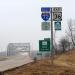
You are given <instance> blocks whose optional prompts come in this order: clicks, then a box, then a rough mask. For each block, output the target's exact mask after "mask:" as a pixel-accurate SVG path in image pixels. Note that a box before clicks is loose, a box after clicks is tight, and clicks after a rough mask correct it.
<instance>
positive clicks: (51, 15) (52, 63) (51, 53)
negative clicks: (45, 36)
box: [51, 8, 53, 64]
mask: <svg viewBox="0 0 75 75" xmlns="http://www.w3.org/2000/svg"><path fill="white" fill-rule="evenodd" d="M51 64H53V18H52V8H51Z"/></svg>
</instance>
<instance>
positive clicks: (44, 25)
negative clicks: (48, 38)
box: [41, 22, 50, 31]
mask: <svg viewBox="0 0 75 75" xmlns="http://www.w3.org/2000/svg"><path fill="white" fill-rule="evenodd" d="M41 29H42V30H45V31H47V30H50V22H42V24H41Z"/></svg>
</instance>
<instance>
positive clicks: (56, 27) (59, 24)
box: [54, 21, 61, 30]
mask: <svg viewBox="0 0 75 75" xmlns="http://www.w3.org/2000/svg"><path fill="white" fill-rule="evenodd" d="M54 27H55V30H61V22H59V21H57V22H54Z"/></svg>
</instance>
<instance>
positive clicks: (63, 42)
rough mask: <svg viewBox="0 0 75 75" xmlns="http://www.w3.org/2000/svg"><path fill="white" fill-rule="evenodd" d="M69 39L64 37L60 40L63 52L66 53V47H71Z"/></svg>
mask: <svg viewBox="0 0 75 75" xmlns="http://www.w3.org/2000/svg"><path fill="white" fill-rule="evenodd" d="M69 44H70V43H69V41H68V40H67V39H65V38H62V39H61V40H60V44H59V45H60V49H62V52H63V53H64V52H65V51H66V49H68V48H69Z"/></svg>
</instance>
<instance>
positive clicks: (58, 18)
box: [53, 12, 62, 21]
mask: <svg viewBox="0 0 75 75" xmlns="http://www.w3.org/2000/svg"><path fill="white" fill-rule="evenodd" d="M61 20H62V12H53V21H61Z"/></svg>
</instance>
